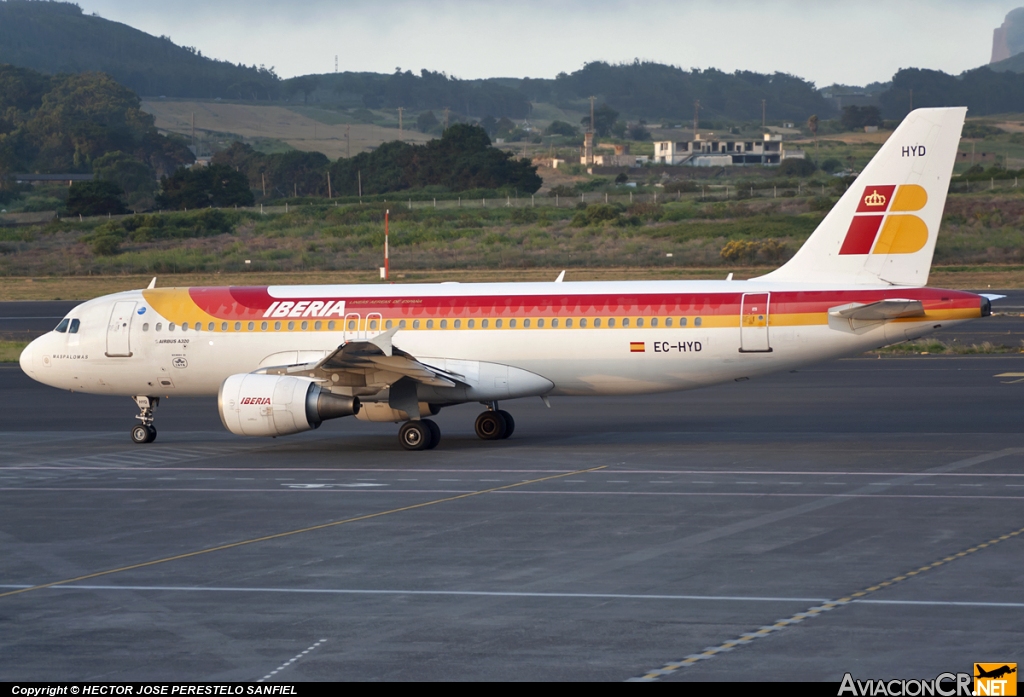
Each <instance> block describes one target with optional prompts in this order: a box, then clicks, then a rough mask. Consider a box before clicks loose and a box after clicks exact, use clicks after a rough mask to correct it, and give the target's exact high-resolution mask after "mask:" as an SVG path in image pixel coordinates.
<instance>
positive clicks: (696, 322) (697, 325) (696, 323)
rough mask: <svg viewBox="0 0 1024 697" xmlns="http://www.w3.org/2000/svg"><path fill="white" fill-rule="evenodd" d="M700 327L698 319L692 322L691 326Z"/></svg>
mask: <svg viewBox="0 0 1024 697" xmlns="http://www.w3.org/2000/svg"><path fill="white" fill-rule="evenodd" d="M700 325H701V321H700V317H698V318H696V319H695V320H693V326H695V327H699V326H700Z"/></svg>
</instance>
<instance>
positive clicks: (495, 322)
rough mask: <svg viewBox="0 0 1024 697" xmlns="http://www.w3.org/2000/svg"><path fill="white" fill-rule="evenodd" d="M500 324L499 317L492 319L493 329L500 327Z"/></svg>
mask: <svg viewBox="0 0 1024 697" xmlns="http://www.w3.org/2000/svg"><path fill="white" fill-rule="evenodd" d="M501 324H502V320H500V319H496V320H494V328H495V329H501Z"/></svg>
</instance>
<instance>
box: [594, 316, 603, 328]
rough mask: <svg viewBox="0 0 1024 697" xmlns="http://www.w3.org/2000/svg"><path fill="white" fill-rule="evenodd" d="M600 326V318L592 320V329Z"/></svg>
mask: <svg viewBox="0 0 1024 697" xmlns="http://www.w3.org/2000/svg"><path fill="white" fill-rule="evenodd" d="M600 326H601V318H600V317H598V318H597V319H595V320H594V329H597V328H598V327H600Z"/></svg>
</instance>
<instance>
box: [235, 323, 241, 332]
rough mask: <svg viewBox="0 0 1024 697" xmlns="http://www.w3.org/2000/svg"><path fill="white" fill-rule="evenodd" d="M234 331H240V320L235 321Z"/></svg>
mask: <svg viewBox="0 0 1024 697" xmlns="http://www.w3.org/2000/svg"><path fill="white" fill-rule="evenodd" d="M235 331H236V332H240V331H242V323H241V322H235Z"/></svg>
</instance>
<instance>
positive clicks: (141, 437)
mask: <svg viewBox="0 0 1024 697" xmlns="http://www.w3.org/2000/svg"><path fill="white" fill-rule="evenodd" d="M149 431H150V427H149V426H146V425H145V424H139V425H138V426H135V427H133V428H132V442H133V443H139V444H142V443H150V442H152V439H151V438H150V437H149ZM153 438H156V429H153Z"/></svg>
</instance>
